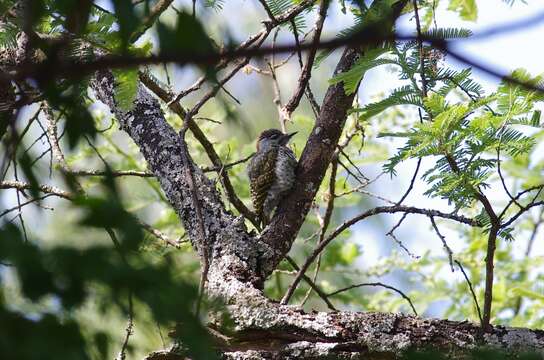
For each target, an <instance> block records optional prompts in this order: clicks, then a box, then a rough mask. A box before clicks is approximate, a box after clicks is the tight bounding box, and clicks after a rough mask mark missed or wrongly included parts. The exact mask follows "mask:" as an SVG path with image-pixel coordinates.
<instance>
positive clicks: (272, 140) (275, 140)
mask: <svg viewBox="0 0 544 360" xmlns="http://www.w3.org/2000/svg"><path fill="white" fill-rule="evenodd" d="M296 133H297V132H296V131H295V132H292V133H290V134H284V133H282V132H281V131H279V130H278V129H268V130H265V131H263V132H262V133H261V135H259V139H258V140H257V151H259V150H262V149H267V148H269V147H270V146H284V145H287V143H288V142H289V140H290V139H291V137H292V136H293V135H295V134H296Z"/></svg>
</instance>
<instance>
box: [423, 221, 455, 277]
mask: <svg viewBox="0 0 544 360" xmlns="http://www.w3.org/2000/svg"><path fill="white" fill-rule="evenodd" d="M429 219H431V224H432V225H433V228H434V231H435V232H436V235H438V237H439V238H440V241H442V245H443V246H444V250H446V253H447V254H448V258H449V260H450V268H451V272H454V271H455V269H454V268H453V251H451V248H450V247H449V246H448V243H447V242H446V238H445V237H444V235H442V234H441V233H440V230H438V226H437V225H436V222H435V221H434V216H429Z"/></svg>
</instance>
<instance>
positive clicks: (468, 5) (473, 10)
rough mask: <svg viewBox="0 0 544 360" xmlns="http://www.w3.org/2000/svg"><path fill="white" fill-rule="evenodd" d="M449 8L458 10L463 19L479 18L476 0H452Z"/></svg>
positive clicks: (474, 19) (473, 19)
mask: <svg viewBox="0 0 544 360" xmlns="http://www.w3.org/2000/svg"><path fill="white" fill-rule="evenodd" d="M448 10H453V11H456V12H458V13H459V15H460V16H461V18H462V19H463V20H467V21H476V19H477V18H478V7H477V5H476V0H450V5H449V6H448Z"/></svg>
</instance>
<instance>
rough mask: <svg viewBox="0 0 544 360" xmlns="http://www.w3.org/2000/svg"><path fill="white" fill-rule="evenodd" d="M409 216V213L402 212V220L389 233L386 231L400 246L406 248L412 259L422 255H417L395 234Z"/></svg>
mask: <svg viewBox="0 0 544 360" xmlns="http://www.w3.org/2000/svg"><path fill="white" fill-rule="evenodd" d="M407 216H408V213H404V214H402V217H401V218H400V220H399V221H398V222H397V223H396V224H395V225H394V226H393V227H392V228H391V230H389V232H388V233H386V234H385V235H387V236H390V237H391V238H392V239H393V240H395V242H396V243H397V245H398V246H400V248H401V249H402V250H404V251H405V252H406V253H407V254H408V256H410V257H411V258H412V259H415V260H417V259H419V258H420V257H419V256H418V255H415V254H414V253H412V252H411V251H410V250H409V249H408V248H407V247H406V246H405V245H404V244H403V243H402V241H400V240H399V239H398V238H397V236H396V235H395V230H397V229H398V228H399V226H400V225H401V224H402V223H403V222H404V219H406V217H407Z"/></svg>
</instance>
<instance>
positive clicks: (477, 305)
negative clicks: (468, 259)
mask: <svg viewBox="0 0 544 360" xmlns="http://www.w3.org/2000/svg"><path fill="white" fill-rule="evenodd" d="M455 263H456V264H457V266H459V269H461V272H462V273H463V276H464V277H465V280H466V282H467V284H468V288H469V289H470V293H471V294H472V299H473V300H474V305H476V310H477V311H478V318H479V319H480V324H482V323H483V322H484V320H483V319H482V312H481V311H480V304H478V298H477V297H476V293H475V292H474V288H473V287H472V283H471V282H470V279H469V278H468V275H467V273H466V272H465V269H464V268H463V265H461V263H460V262H459V261H457V260H455Z"/></svg>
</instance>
